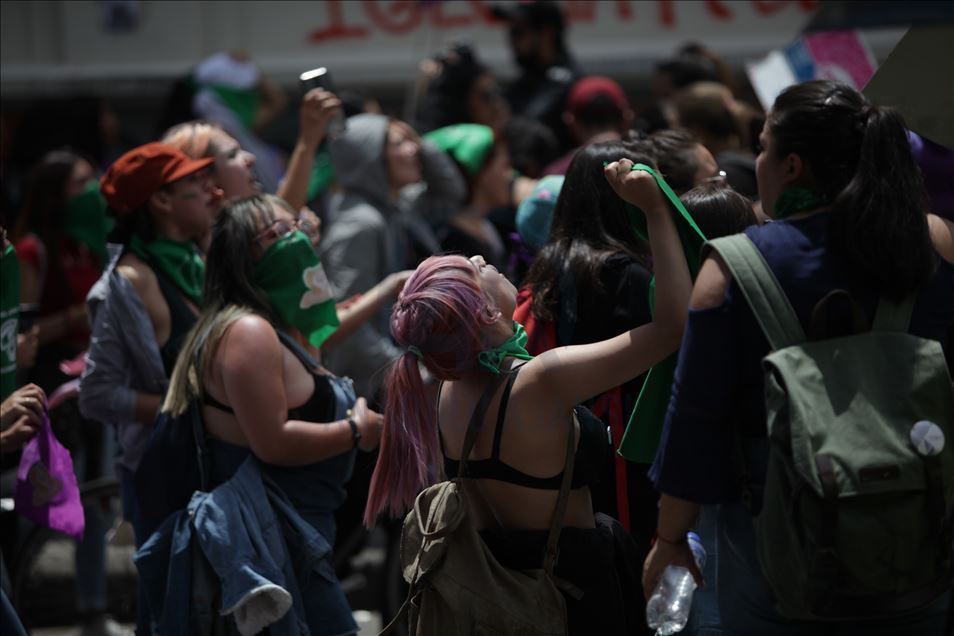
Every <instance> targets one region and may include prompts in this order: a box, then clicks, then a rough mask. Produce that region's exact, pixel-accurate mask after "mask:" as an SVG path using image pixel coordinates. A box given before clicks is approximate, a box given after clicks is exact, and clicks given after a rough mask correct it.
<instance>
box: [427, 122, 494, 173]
mask: <svg viewBox="0 0 954 636" xmlns="http://www.w3.org/2000/svg"><path fill="white" fill-rule="evenodd" d="M424 139H427V140H428V141H430V142H431V143H433V144H434V145H435V146H437V147H438V149H440V150H441V151H442V152H446V153H447V154H449V155H450V156H451V157H453V158H454V160H455V161H457V163H459V164H460V165H462V166H463V167H464V169H465V170H466V171H467V174H469V175H470V176H474V175H475V174H477V173H478V172H480V169H481V168H483V167H484V162H485V161H487V153H489V152H490V149H491V148H492V147H493V145H494V131H493V129H492V128H490V127H489V126H483V125H481V124H454V125H452V126H444V127H443V128H438V129H437V130H432V131H431V132H429V133H427V134H425V135H424Z"/></svg>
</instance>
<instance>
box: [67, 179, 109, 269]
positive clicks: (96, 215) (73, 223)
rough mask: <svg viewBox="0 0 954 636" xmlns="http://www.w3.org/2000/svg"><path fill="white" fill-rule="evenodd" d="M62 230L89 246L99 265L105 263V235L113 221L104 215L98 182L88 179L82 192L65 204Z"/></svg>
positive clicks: (103, 200) (104, 203) (104, 210)
mask: <svg viewBox="0 0 954 636" xmlns="http://www.w3.org/2000/svg"><path fill="white" fill-rule="evenodd" d="M65 212H66V213H65V219H64V222H63V232H64V233H66V235H67V236H69V237H70V238H72V239H74V240H75V241H77V242H79V243H82V244H83V245H85V246H86V247H88V248H89V251H90V252H92V254H93V256H95V257H96V259H97V261H98V262H99V264H100V265H105V264H106V237H107V235H109V232H110V231H111V230H112V229H113V225H115V222H114V220H113V219H111V218H110V217H108V216H106V199H105V198H103V195H102V194H101V193H100V191H99V183H98V182H96V181H90V182H89V183H88V184H87V185H86V188H85V189H84V190H83V192H82V193H81V194H79V195H77V196H75V197H73V198H72V199H70V201H69V203H67V204H66V211H65Z"/></svg>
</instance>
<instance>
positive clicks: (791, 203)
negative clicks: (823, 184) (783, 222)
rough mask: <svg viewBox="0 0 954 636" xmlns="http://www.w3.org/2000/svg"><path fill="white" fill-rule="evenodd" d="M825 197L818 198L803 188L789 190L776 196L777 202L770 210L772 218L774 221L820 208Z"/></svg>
mask: <svg viewBox="0 0 954 636" xmlns="http://www.w3.org/2000/svg"><path fill="white" fill-rule="evenodd" d="M825 202H826V201H825V197H821V196H818V195H817V194H815V193H814V192H812V191H811V190H806V189H805V188H789V189H788V190H786V191H785V192H782V193H781V194H780V195H778V201H776V202H775V207H774V208H773V209H772V216H773V218H776V219H784V218H785V217H789V216H792V215H793V214H798V213H799V212H806V211H808V210H814V209H815V208H820V207H821V206H823V205H824V204H825Z"/></svg>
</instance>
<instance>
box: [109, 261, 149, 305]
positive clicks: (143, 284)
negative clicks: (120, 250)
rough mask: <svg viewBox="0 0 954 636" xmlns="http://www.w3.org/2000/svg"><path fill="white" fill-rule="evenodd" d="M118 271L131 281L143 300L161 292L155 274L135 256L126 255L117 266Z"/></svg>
mask: <svg viewBox="0 0 954 636" xmlns="http://www.w3.org/2000/svg"><path fill="white" fill-rule="evenodd" d="M116 271H117V272H118V273H119V275H120V276H122V277H123V278H125V279H126V280H128V281H129V283H130V284H131V285H132V286H133V289H135V290H136V292H137V293H138V294H139V296H140V297H142V298H143V300H146V299H148V298H149V297H150V296H152V295H153V294H155V293H157V292H158V291H159V281H158V279H156V274H155V272H153V271H152V268H151V267H149V265H147V264H146V262H145V261H143V260H142V259H141V258H139V257H138V256H136V255H135V254H132V253H126V254H124V255H123V257H122V258H120V259H119V262H118V263H117V264H116Z"/></svg>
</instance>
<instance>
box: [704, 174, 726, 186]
mask: <svg viewBox="0 0 954 636" xmlns="http://www.w3.org/2000/svg"><path fill="white" fill-rule="evenodd" d="M702 182H703V183H715V184H717V185H724V184H726V183H728V181H727V180H726V178H725V170H719V172H717V173H715V174H714V175H712V176H711V177H706V178H705V179H703V180H702Z"/></svg>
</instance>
